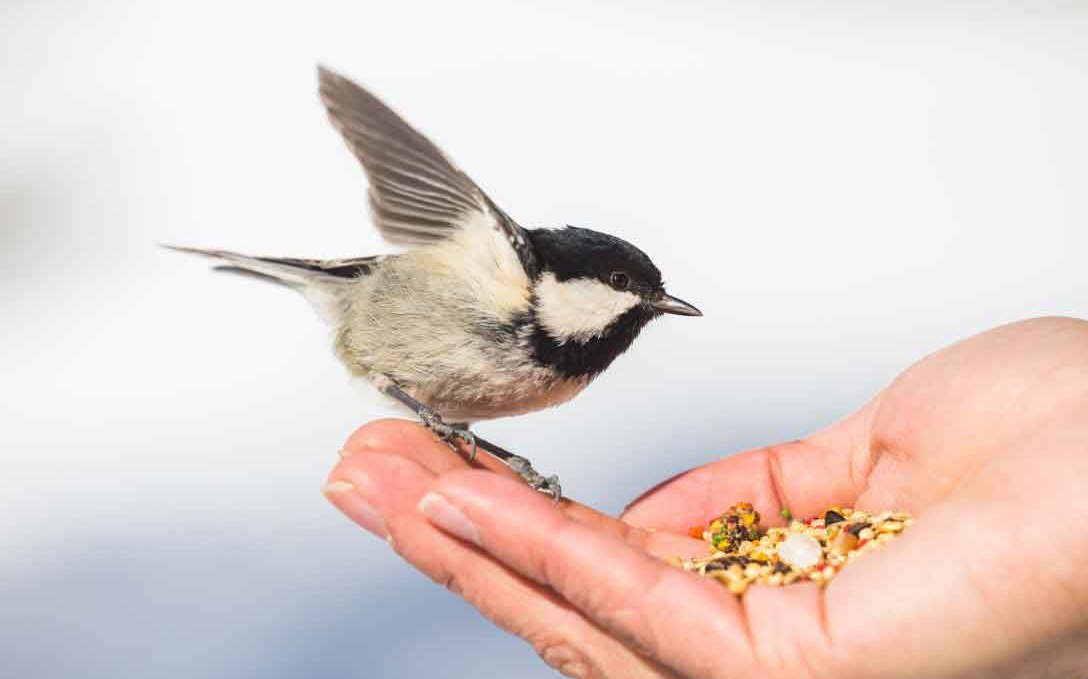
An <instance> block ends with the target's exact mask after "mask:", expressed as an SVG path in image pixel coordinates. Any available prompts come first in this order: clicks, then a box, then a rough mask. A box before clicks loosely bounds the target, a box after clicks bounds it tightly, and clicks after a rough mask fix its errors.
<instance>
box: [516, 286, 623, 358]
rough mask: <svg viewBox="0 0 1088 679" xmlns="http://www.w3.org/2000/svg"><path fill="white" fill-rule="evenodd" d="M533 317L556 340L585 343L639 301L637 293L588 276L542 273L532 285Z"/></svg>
mask: <svg viewBox="0 0 1088 679" xmlns="http://www.w3.org/2000/svg"><path fill="white" fill-rule="evenodd" d="M536 298H537V319H538V320H539V321H540V325H541V326H542V327H543V328H544V330H545V331H546V332H547V333H548V334H549V335H550V336H551V337H552V339H554V340H555V341H557V342H560V343H563V342H579V343H582V344H585V343H586V342H588V341H590V340H591V339H593V338H594V337H599V336H600V335H601V333H603V332H604V331H605V329H606V328H607V327H608V326H609V325H611V324H612V321H614V320H616V319H617V318H619V317H620V316H621V315H622V314H623V313H624V312H625V311H627V310H628V309H630V308H631V307H633V306H635V305H636V304H638V303H639V298H638V295H636V294H634V293H631V292H625V291H622V290H616V289H614V288H612V287H610V286H608V285H606V284H604V283H602V282H601V281H598V280H595V279H590V278H573V279H571V280H568V281H559V280H556V278H555V274H551V273H546V274H544V275H543V276H542V277H541V278H540V282H539V283H537V286H536Z"/></svg>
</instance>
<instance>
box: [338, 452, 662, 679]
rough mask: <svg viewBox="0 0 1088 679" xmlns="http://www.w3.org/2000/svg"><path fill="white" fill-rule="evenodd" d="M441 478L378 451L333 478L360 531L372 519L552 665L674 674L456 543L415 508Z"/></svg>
mask: <svg viewBox="0 0 1088 679" xmlns="http://www.w3.org/2000/svg"><path fill="white" fill-rule="evenodd" d="M433 478H434V476H433V475H432V474H431V473H429V472H428V471H426V470H425V469H424V468H423V467H421V466H420V465H419V464H417V463H415V462H414V461H412V460H410V459H408V458H406V457H405V456H403V455H388V454H382V453H378V452H374V451H371V452H369V453H364V452H363V451H362V450H361V449H360V452H359V454H357V455H353V456H351V457H349V458H348V459H346V460H344V461H343V462H341V463H340V464H339V465H338V466H337V467H336V469H334V470H333V472H332V474H331V475H330V479H331V483H330V485H329V486H327V488H331V489H333V490H332V492H328V493H327V495H328V497H329V499H330V500H331V501H332V502H333V504H335V505H336V506H337V507H338V508H340V509H341V510H342V511H344V513H345V514H347V515H348V516H349V517H351V518H353V519H354V520H356V521H357V522H359V523H360V525H363V526H364V527H366V528H367V529H368V530H369V529H372V525H373V523H372V521H371V516H370V514H371V513H373V514H376V515H378V516H380V517H381V518H382V521H381V525H382V526H383V527H384V529H385V530H386V531H387V532H388V534H389V535H390V536H391V543H392V544H393V545H394V546H395V549H396V550H397V552H398V553H399V554H400V555H401V556H402V557H404V559H405V560H406V561H408V562H409V563H411V564H412V565H413V566H415V567H416V568H418V569H419V570H420V571H422V572H423V573H425V574H426V575H428V576H429V577H430V578H431V579H433V580H434V581H435V582H438V583H440V584H442V585H444V586H446V587H447V588H449V589H450V590H452V591H453V592H455V593H456V594H458V595H460V596H462V597H463V598H465V599H466V600H467V601H468V602H469V603H470V604H471V605H473V606H474V607H476V608H477V609H478V610H479V611H480V612H481V613H483V614H484V615H485V616H487V617H488V618H489V619H491V620H492V621H493V622H495V623H496V624H497V625H498V626H499V627H501V628H503V629H505V630H507V631H509V632H512V633H514V634H516V635H518V636H520V637H522V638H524V639H525V640H526V641H528V642H529V643H530V644H532V646H533V647H534V649H536V651H537V653H539V654H540V656H541V658H543V659H544V661H545V662H547V663H548V664H549V665H551V666H552V667H554V668H556V669H558V670H560V671H561V672H563V673H565V674H568V675H569V676H578V677H606V676H623V677H636V678H641V677H663V676H669V674H668V673H665V672H663V671H662V670H661V668H659V667H657V666H655V665H654V664H653V663H652V662H650V661H648V660H647V659H645V658H642V657H640V656H638V655H637V654H635V653H633V652H631V651H630V650H629V649H627V648H626V647H625V646H623V644H621V643H619V642H618V641H617V640H615V639H613V638H611V637H610V636H608V635H607V634H605V633H603V632H602V631H601V630H600V629H598V628H597V627H595V626H594V625H593V624H592V623H590V622H589V621H587V620H586V619H585V618H583V617H582V616H581V615H580V614H578V613H577V612H576V611H574V610H573V609H572V608H571V607H570V606H569V605H567V604H566V603H565V602H563V601H562V600H561V599H559V598H558V597H557V596H556V595H555V593H554V592H553V591H551V590H549V589H548V588H546V587H543V586H541V585H539V584H537V583H533V582H531V581H529V580H527V579H525V578H523V577H521V576H520V575H517V574H515V573H513V572H511V571H510V570H508V569H507V568H505V567H504V566H502V565H500V564H498V563H496V562H495V561H494V560H492V559H491V558H490V557H488V556H486V555H484V554H482V553H481V552H480V551H479V550H477V549H475V548H474V547H471V546H469V545H466V544H465V543H464V542H462V541H459V540H455V539H452V538H450V537H449V536H448V535H446V534H445V533H442V532H441V531H438V530H436V529H435V528H434V527H433V526H432V525H431V524H430V523H429V522H427V521H426V520H424V518H423V517H422V515H421V514H420V513H419V512H418V510H417V509H416V505H417V504H418V501H419V499H420V497H421V496H422V494H423V492H424V489H425V488H426V487H427V486H428V485H429V484H430V483H431V482H432V481H433ZM361 503H362V505H364V506H365V507H366V508H369V509H364V510H363V512H362V513H360V505H361Z"/></svg>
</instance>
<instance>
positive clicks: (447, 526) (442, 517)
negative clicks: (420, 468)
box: [419, 493, 480, 545]
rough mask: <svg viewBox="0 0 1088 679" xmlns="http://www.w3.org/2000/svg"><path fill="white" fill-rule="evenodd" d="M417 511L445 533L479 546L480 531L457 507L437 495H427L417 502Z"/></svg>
mask: <svg viewBox="0 0 1088 679" xmlns="http://www.w3.org/2000/svg"><path fill="white" fill-rule="evenodd" d="M419 511H420V512H422V513H423V516H426V517H427V520H428V521H430V522H431V523H433V524H434V525H436V526H438V527H439V528H441V529H442V530H444V531H446V532H447V533H449V534H451V535H454V536H456V537H459V538H461V539H462V540H464V541H466V542H471V543H472V544H474V545H478V544H480V531H478V530H477V529H476V525H475V524H473V523H472V522H471V521H469V520H468V517H467V516H465V514H464V512H462V511H461V510H460V509H458V508H457V507H454V506H453V505H452V504H450V502H449V500H447V499H446V498H444V497H442V496H441V495H439V494H438V493H427V494H426V495H424V496H423V499H422V500H420V501H419Z"/></svg>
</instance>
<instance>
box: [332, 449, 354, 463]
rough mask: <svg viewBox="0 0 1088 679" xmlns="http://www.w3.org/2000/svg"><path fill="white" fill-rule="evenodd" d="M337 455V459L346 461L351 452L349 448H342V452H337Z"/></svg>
mask: <svg viewBox="0 0 1088 679" xmlns="http://www.w3.org/2000/svg"><path fill="white" fill-rule="evenodd" d="M336 455H337V457H339V458H340V459H341V460H343V459H344V458H345V457H347V456H348V455H351V451H350V450H348V449H347V448H341V449H340V450H338V451H336Z"/></svg>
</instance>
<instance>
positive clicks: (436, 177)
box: [318, 67, 537, 276]
mask: <svg viewBox="0 0 1088 679" xmlns="http://www.w3.org/2000/svg"><path fill="white" fill-rule="evenodd" d="M318 78H319V80H320V92H321V101H322V103H324V104H325V108H326V109H327V110H328V114H329V120H331V121H332V124H333V125H334V126H335V127H336V129H338V130H339V131H340V134H342V135H343V136H344V140H345V141H346V142H347V144H348V146H349V147H350V148H351V150H352V152H354V153H355V156H356V158H358V159H359V162H360V163H362V165H363V168H364V169H365V170H366V172H367V176H368V177H369V180H370V208H371V212H372V214H373V216H374V222H375V224H376V226H377V227H378V230H379V231H380V232H381V234H382V236H383V237H384V238H385V239H386V240H388V241H390V242H392V243H397V244H401V245H418V244H423V243H432V242H434V241H437V240H441V239H444V238H449V237H450V236H452V235H454V234H456V233H457V232H458V231H460V230H464V229H481V230H487V231H488V235H489V236H494V237H496V238H501V239H502V240H504V241H505V242H507V243H509V245H510V247H511V248H513V250H514V252H515V253H516V255H517V257H518V259H519V260H521V263H522V265H523V266H524V268H525V270H526V272H527V273H528V274H529V275H530V276H532V275H533V274H534V272H535V271H536V266H537V263H536V260H535V257H534V255H533V250H532V246H531V244H530V243H529V240H528V238H527V237H526V235H525V231H524V229H522V228H521V227H520V226H518V225H517V224H516V223H515V222H514V220H512V219H511V218H510V217H508V216H507V215H506V214H505V213H504V212H503V211H502V210H500V209H499V208H498V206H496V205H495V204H494V203H493V202H492V201H491V199H490V198H488V197H487V195H486V194H485V193H484V192H483V191H482V190H481V189H480V187H478V186H476V184H475V183H474V182H473V181H472V180H471V179H469V177H468V175H466V174H465V173H464V172H462V171H461V170H459V169H457V167H456V166H455V165H454V164H453V163H452V162H451V161H450V160H449V159H448V158H446V156H445V154H443V153H442V151H441V150H440V149H439V148H438V147H437V146H435V145H434V144H433V143H431V141H430V140H428V139H427V138H426V137H424V136H423V135H422V134H420V133H419V132H417V131H416V130H415V129H413V128H412V127H411V126H410V125H409V124H408V123H406V122H405V121H404V120H403V119H402V118H401V117H400V116H398V115H397V114H396V113H394V112H393V111H392V110H391V109H390V108H389V107H388V106H386V105H385V104H383V103H382V102H381V101H380V100H379V99H378V98H377V97H375V96H374V95H372V94H370V93H369V92H367V91H366V90H364V89H363V88H361V87H359V86H358V85H356V84H355V83H353V82H351V81H350V80H348V79H347V78H344V77H343V76H341V75H338V74H337V73H334V72H332V71H330V70H328V69H326V68H324V67H318Z"/></svg>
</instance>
